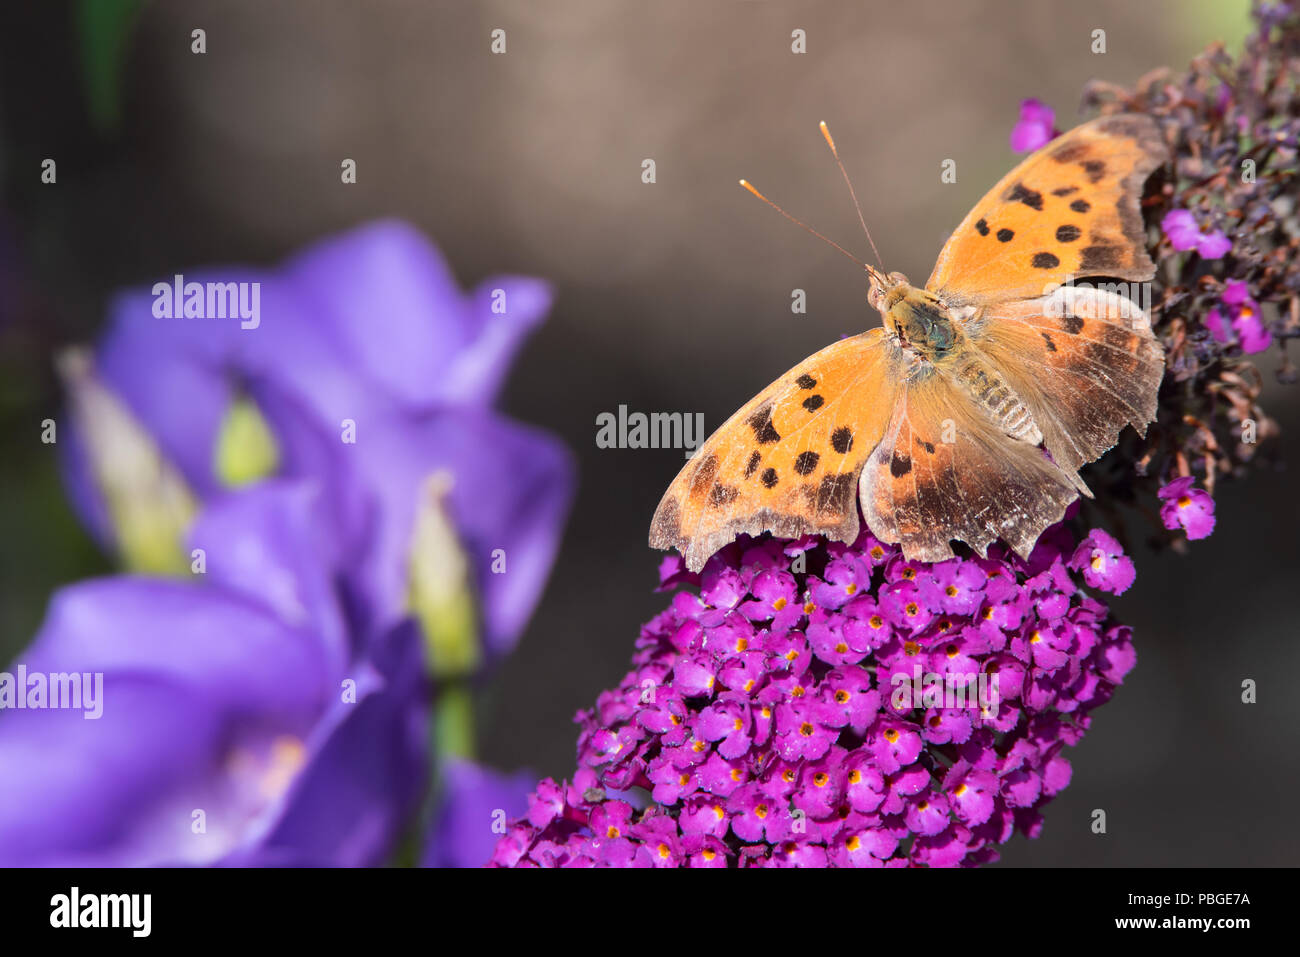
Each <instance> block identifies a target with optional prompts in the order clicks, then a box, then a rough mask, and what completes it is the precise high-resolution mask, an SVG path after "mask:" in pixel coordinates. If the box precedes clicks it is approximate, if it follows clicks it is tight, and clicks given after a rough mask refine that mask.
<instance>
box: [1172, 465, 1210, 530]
mask: <svg viewBox="0 0 1300 957" xmlns="http://www.w3.org/2000/svg"><path fill="white" fill-rule="evenodd" d="M1195 481H1196V480H1195V479H1194V478H1192V476H1190V475H1186V476H1183V477H1182V478H1179V479H1174V480H1173V481H1172V482H1170V483H1169V484H1168V485H1166V486H1165V487H1164V488H1162V489H1161V490H1160V499H1161V501H1162V502H1163V503H1164V504H1163V505H1162V506H1161V507H1160V518H1161V519H1162V520H1163V521H1164V523H1165V528H1168V529H1182V530H1183V531H1184V532H1186V533H1187V537H1188V538H1189V539H1198V538H1207V537H1209V534H1210V533H1211V532H1212V531H1214V499H1212V498H1210V496H1209V494H1208V493H1206V491H1205V490H1204V489H1199V488H1192V485H1193V484H1194V483H1195Z"/></svg>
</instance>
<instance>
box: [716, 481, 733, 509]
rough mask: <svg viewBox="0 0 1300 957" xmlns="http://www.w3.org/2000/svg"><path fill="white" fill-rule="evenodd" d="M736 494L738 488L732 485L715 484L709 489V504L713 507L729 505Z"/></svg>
mask: <svg viewBox="0 0 1300 957" xmlns="http://www.w3.org/2000/svg"><path fill="white" fill-rule="evenodd" d="M738 494H739V490H738V489H737V488H736V486H734V485H715V486H713V488H712V489H710V490H709V504H710V505H711V506H713V507H714V508H721V507H722V506H724V505H730V504H731V503H732V502H733V501H735V499H736V496H737V495H738Z"/></svg>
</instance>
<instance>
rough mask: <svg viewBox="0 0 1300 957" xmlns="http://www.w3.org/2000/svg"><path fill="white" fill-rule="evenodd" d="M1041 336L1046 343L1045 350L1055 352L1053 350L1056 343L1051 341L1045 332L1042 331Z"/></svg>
mask: <svg viewBox="0 0 1300 957" xmlns="http://www.w3.org/2000/svg"><path fill="white" fill-rule="evenodd" d="M1042 336H1043V341H1044V342H1046V343H1047V351H1048V352H1055V351H1056V343H1055V342H1053V341H1052V337H1051V336H1050V335H1048V334H1047V333H1046V332H1044V333H1043V334H1042Z"/></svg>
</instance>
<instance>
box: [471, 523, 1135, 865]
mask: <svg viewBox="0 0 1300 957" xmlns="http://www.w3.org/2000/svg"><path fill="white" fill-rule="evenodd" d="M785 545H786V543H784V542H781V541H779V540H774V539H765V538H760V539H757V540H755V541H750V540H747V539H746V538H745V537H744V536H742V538H741V540H740V541H738V542H736V543H735V544H733V545H730V546H728V547H726V548H724V549H723V550H722V551H720V552H719V553H718V554H717V555H715V556H714V557H713V559H712V560H711V561H710V562H709V563H708V564H707V565H706V566H705V568H704V571H703V573H702V574H701V575H700V576H699V579H698V580H699V582H700V584H699V585H698V586H696V585H694V584H693V583H692V582H690V581H686V580H682V581H681V584H680V586H679V589H680V590H679V591H678V592H677V594H676V595H675V596H674V597H673V599H672V601H671V603H670V604H669V607H668V609H667V610H666V611H664V612H663V613H661V614H660V615H658V616H656V617H655V618H654V619H652V621H651V622H650V623H649V624H647V625H646V626H645V628H644V629H643V630H642V634H641V639H640V640H639V642H638V644H637V648H638V650H637V652H636V655H635V657H634V659H633V670H632V671H630V672H629V673H628V675H627V676H626V677H625V678H624V679H623V682H622V683H621V684H620V685H619V687H618V688H617V689H615V690H612V691H607V692H605V693H603V694H602V695H601V696H600V698H599V699H598V701H597V705H596V707H595V708H594V709H593V710H591V711H584V712H581V713H580V714H579V716H578V721H579V723H580V725H581V728H582V730H581V733H580V735H579V738H578V766H579V768H580V770H579V771H578V772H577V775H576V776H575V784H574V785H572V786H567V787H566V786H562V785H558V784H556V783H554V782H553V781H544V782H542V783H541V784H540V785H539V786H538V788H537V791H536V793H535V795H534V796H533V797H532V798H531V804H530V809H529V811H528V813H527V814H526V815H525V816H524V817H522V818H521V819H520V820H518V821H516V822H514V823H513V824H512V825H511V826H510V827H509V828H508V829H507V833H506V834H505V836H504V837H503V838H502V839H501V841H500V842H499V843H498V845H497V848H496V851H495V852H494V854H493V857H492V862H491V863H492V864H493V865H495V866H504V867H514V866H519V867H576V866H608V867H613V866H618V867H639V866H657V867H663V866H669V867H687V866H689V867H720V866H732V867H826V866H832V867H882V866H890V867H899V866H929V867H948V866H955V865H962V866H973V865H977V864H982V863H985V862H987V861H990V860H994V859H996V857H997V846H998V845H999V844H1002V843H1004V842H1005V841H1007V840H1008V839H1010V837H1011V836H1012V834H1013V833H1015V832H1016V831H1017V830H1019V831H1021V832H1022V833H1025V834H1027V835H1029V836H1031V837H1032V836H1034V835H1036V834H1037V833H1038V830H1039V829H1040V828H1041V826H1042V822H1041V816H1040V815H1039V814H1038V810H1039V809H1040V808H1041V807H1042V806H1043V805H1044V804H1046V803H1047V802H1048V801H1050V800H1051V799H1052V798H1053V797H1054V796H1055V795H1056V794H1058V793H1059V792H1060V791H1061V790H1062V789H1063V788H1064V787H1065V786H1066V785H1067V784H1068V782H1069V764H1068V762H1067V761H1066V760H1065V759H1064V758H1063V757H1062V756H1061V755H1060V750H1061V748H1062V747H1063V746H1064V745H1066V744H1075V743H1077V742H1078V740H1079V738H1080V737H1081V735H1082V733H1083V730H1084V729H1085V728H1086V727H1087V719H1086V717H1085V716H1086V714H1087V713H1088V712H1089V711H1090V710H1091V709H1092V708H1094V707H1096V706H1097V705H1099V704H1101V703H1102V702H1104V701H1106V700H1107V699H1108V698H1109V697H1110V695H1111V693H1112V692H1113V690H1114V686H1115V684H1117V683H1118V682H1119V680H1120V679H1122V678H1123V676H1124V674H1125V673H1127V671H1128V670H1129V669H1130V668H1131V667H1132V666H1133V650H1132V644H1131V643H1130V642H1129V639H1128V631H1127V629H1123V628H1121V627H1119V626H1117V625H1115V624H1114V623H1112V622H1110V621H1109V620H1108V612H1107V609H1106V608H1105V606H1103V605H1102V604H1101V603H1100V602H1098V601H1096V600H1095V599H1094V598H1092V597H1090V596H1089V595H1087V594H1086V593H1085V592H1084V591H1083V590H1082V586H1083V585H1085V584H1086V585H1088V586H1091V587H1096V588H1099V589H1102V590H1105V591H1111V592H1115V593H1118V592H1120V591H1123V590H1124V589H1125V588H1127V587H1128V586H1129V585H1130V584H1132V581H1133V563H1132V562H1131V561H1130V560H1129V559H1128V558H1127V557H1126V556H1125V555H1124V553H1123V551H1122V550H1121V549H1120V547H1119V544H1118V543H1117V542H1116V541H1115V540H1114V538H1112V537H1111V536H1110V535H1108V534H1106V533H1105V532H1102V531H1099V530H1094V531H1093V532H1092V533H1090V534H1089V536H1088V537H1087V538H1086V539H1084V540H1083V541H1082V542H1077V541H1076V540H1075V538H1074V536H1072V535H1071V534H1070V532H1069V531H1068V530H1067V529H1065V528H1064V527H1062V526H1057V527H1054V528H1053V529H1049V530H1048V532H1047V533H1045V534H1044V536H1043V540H1042V543H1041V544H1040V547H1039V548H1038V549H1036V550H1035V552H1034V554H1033V556H1031V561H1025V560H1022V559H1020V558H1019V557H1018V556H1015V555H1012V554H1008V553H1006V552H1004V551H1003V550H1002V549H1001V548H1000V547H995V548H993V549H992V550H991V551H990V554H989V557H988V558H987V559H980V558H968V559H956V560H952V561H947V562H942V563H939V564H934V565H930V564H927V563H924V562H910V561H905V560H904V559H903V558H902V556H900V555H898V554H897V552H896V551H895V550H894V549H893V548H892V547H890V546H882V545H881V543H880V542H878V541H876V540H875V539H874V538H872V537H871V536H870V535H869V534H866V533H865V532H864V533H863V534H862V535H861V536H859V538H858V540H857V541H856V542H854V543H853V544H850V545H844V544H841V543H826V542H820V541H815V542H808V541H802V542H800V549H799V551H800V553H801V554H802V555H803V560H802V561H801V562H800V564H799V567H800V568H801V569H802V568H805V567H806V571H803V570H801V571H798V572H796V571H792V570H787V569H786V568H785V567H780V568H774V567H773V564H772V562H773V559H774V557H775V556H781V555H788V554H789V553H788V551H787V549H786V548H785V547H784V546H785ZM786 562H787V564H788V558H787V559H786ZM679 572H680V569H679V568H678V567H677V565H676V563H671V564H668V565H666V566H665V567H664V569H663V577H664V578H665V579H672V578H677V577H678V576H679ZM696 587H698V588H699V590H700V594H699V596H697V595H696V594H694V593H693V591H694V589H695V588H696ZM803 596H812V597H813V599H814V600H813V601H804V600H803ZM818 598H820V600H818ZM790 609H794V611H793V612H791V611H790ZM715 678H716V680H715ZM646 688H653V689H654V700H653V702H646V701H644V700H643V699H642V695H643V694H644V690H645V689H646ZM629 702H632V703H634V704H632V705H631V706H629ZM577 781H582V782H583V783H582V786H581V787H579V786H578V785H577V783H576V782H577ZM629 790H633V791H635V790H640V791H643V792H649V795H650V798H651V803H650V804H649V805H648V806H645V807H642V808H640V809H638V810H632V809H631V807H630V806H629V805H628V804H626V803H624V802H623V801H622V800H621V799H620V796H619V793H621V792H626V791H629ZM615 792H619V793H615ZM611 821H614V822H615V823H614V824H613V825H611V824H610V822H611Z"/></svg>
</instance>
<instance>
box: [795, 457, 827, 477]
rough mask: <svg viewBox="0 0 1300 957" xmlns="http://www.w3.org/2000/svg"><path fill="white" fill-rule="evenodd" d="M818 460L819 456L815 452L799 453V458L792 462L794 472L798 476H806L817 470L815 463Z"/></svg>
mask: <svg viewBox="0 0 1300 957" xmlns="http://www.w3.org/2000/svg"><path fill="white" fill-rule="evenodd" d="M820 458H821V456H820V455H818V454H817V453H816V452H801V453H799V457H798V458H796V459H795V460H794V470H795V471H796V472H798V473H799V474H800V475H807V474H808V473H809V472H811V471H813V469H815V468H817V462H818V460H819V459H820Z"/></svg>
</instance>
